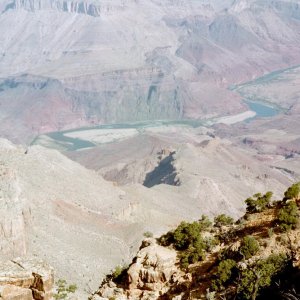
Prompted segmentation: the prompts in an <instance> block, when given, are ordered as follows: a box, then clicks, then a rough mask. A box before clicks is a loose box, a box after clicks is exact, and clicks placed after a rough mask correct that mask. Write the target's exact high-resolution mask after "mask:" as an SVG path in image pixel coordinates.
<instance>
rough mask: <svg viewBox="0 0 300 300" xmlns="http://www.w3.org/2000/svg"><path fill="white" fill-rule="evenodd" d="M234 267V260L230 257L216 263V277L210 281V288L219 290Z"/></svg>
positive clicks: (228, 278)
mask: <svg viewBox="0 0 300 300" xmlns="http://www.w3.org/2000/svg"><path fill="white" fill-rule="evenodd" d="M235 267H236V262H235V261H234V260H232V259H225V260H223V261H221V262H220V263H219V265H218V268H217V272H216V273H215V277H216V279H214V280H213V281H212V288H213V289H214V290H219V289H222V288H223V287H224V284H226V283H227V282H228V281H229V280H230V279H231V278H232V275H233V269H234V268H235Z"/></svg>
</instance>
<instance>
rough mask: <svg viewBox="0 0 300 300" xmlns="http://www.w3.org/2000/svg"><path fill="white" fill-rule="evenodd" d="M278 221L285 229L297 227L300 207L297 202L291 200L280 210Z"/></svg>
mask: <svg viewBox="0 0 300 300" xmlns="http://www.w3.org/2000/svg"><path fill="white" fill-rule="evenodd" d="M278 221H279V225H280V228H281V229H282V230H283V231H287V230H290V229H292V228H295V227H296V225H297V223H298V221H299V212H298V207H297V204H296V203H295V202H289V203H287V204H286V205H284V206H283V207H282V208H281V209H280V210H279V212H278Z"/></svg>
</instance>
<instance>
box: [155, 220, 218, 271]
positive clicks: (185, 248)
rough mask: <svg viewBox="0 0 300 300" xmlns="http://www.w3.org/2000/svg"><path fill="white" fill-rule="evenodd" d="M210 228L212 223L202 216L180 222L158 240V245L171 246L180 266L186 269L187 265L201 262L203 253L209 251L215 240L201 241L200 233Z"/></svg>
mask: <svg viewBox="0 0 300 300" xmlns="http://www.w3.org/2000/svg"><path fill="white" fill-rule="evenodd" d="M211 226H212V222H211V221H210V220H209V219H208V217H207V216H204V215H203V216H202V217H201V219H200V220H198V221H195V222H192V223H188V222H181V223H180V224H179V226H178V227H177V228H176V229H175V230H174V231H170V232H168V233H167V234H166V235H164V236H162V237H161V238H160V239H159V242H160V244H162V245H164V246H167V245H171V244H172V245H173V247H174V248H175V249H176V250H178V251H179V252H180V253H179V258H180V264H181V267H182V268H186V267H187V266H188V265H189V264H192V263H195V262H197V261H200V260H203V259H204V257H205V252H206V251H207V250H208V249H211V247H212V246H213V244H214V243H217V240H215V239H207V238H206V239H203V238H202V235H201V233H202V232H203V231H205V230H207V229H209V228H210V227H211Z"/></svg>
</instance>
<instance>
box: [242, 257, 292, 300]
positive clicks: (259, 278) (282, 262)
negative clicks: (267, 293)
mask: <svg viewBox="0 0 300 300" xmlns="http://www.w3.org/2000/svg"><path fill="white" fill-rule="evenodd" d="M287 261H288V260H287V256H286V255H285V254H271V255H270V256H269V257H268V258H267V259H264V260H260V261H258V262H257V263H256V264H255V265H254V266H252V267H251V268H247V269H245V270H243V271H241V273H240V276H239V278H240V281H239V284H238V293H239V295H240V297H241V298H242V299H246V300H247V299H252V300H253V299H256V297H257V295H258V294H259V291H260V290H261V289H262V288H265V287H268V286H270V285H271V283H272V279H273V278H274V276H275V275H277V274H279V273H280V272H283V270H284V269H285V268H286V266H287Z"/></svg>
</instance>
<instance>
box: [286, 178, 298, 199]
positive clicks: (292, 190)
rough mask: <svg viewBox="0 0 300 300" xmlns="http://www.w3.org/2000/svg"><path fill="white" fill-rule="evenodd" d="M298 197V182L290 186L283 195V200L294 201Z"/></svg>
mask: <svg viewBox="0 0 300 300" xmlns="http://www.w3.org/2000/svg"><path fill="white" fill-rule="evenodd" d="M299 197H300V182H298V183H295V184H293V185H292V186H290V187H289V188H288V189H287V190H286V191H285V193H284V200H289V199H294V198H299Z"/></svg>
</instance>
